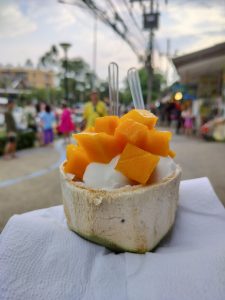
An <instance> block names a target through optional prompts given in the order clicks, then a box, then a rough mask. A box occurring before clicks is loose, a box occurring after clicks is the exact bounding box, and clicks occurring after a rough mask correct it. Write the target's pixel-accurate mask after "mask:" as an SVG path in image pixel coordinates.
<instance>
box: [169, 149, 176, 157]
mask: <svg viewBox="0 0 225 300" xmlns="http://www.w3.org/2000/svg"><path fill="white" fill-rule="evenodd" d="M168 155H169V156H170V157H171V158H174V157H175V156H176V152H175V151H173V150H172V149H169V152H168Z"/></svg>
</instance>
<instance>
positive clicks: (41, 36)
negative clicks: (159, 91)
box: [0, 0, 225, 79]
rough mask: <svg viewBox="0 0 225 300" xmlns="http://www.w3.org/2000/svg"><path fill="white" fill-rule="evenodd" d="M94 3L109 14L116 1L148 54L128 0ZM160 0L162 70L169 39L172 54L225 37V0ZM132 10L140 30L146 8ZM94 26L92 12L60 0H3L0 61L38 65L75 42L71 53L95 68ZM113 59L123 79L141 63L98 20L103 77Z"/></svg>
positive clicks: (0, 6) (157, 58) (99, 65)
mask: <svg viewBox="0 0 225 300" xmlns="http://www.w3.org/2000/svg"><path fill="white" fill-rule="evenodd" d="M96 1H97V3H99V5H100V6H101V7H102V9H105V10H106V11H107V13H108V14H110V2H111V3H112V2H113V5H114V7H115V8H116V10H117V11H118V12H119V13H120V14H121V16H123V18H124V20H125V22H126V24H127V25H128V30H129V32H130V33H129V36H130V38H131V39H132V41H133V42H134V43H135V45H136V47H137V49H138V51H139V52H140V53H141V54H143V55H144V54H145V48H146V46H147V42H148V32H146V31H143V32H141V30H140V29H138V28H137V26H136V25H135V24H134V22H133V20H132V19H131V17H130V15H129V14H128V11H127V6H129V5H130V4H129V0H111V1H109V0H101V1H100V0H96ZM77 2H79V0H77ZM125 3H126V5H125ZM159 3H160V6H159V9H160V13H161V15H160V27H159V29H158V30H157V31H155V43H154V45H155V49H156V51H155V53H154V66H155V67H156V68H158V69H160V70H161V71H162V72H164V73H166V70H167V60H166V59H165V53H166V49H167V48H166V43H167V42H166V41H167V39H170V55H171V56H174V55H175V53H176V55H182V54H186V53H190V52H192V51H196V50H200V49H203V48H206V47H210V46H213V45H215V44H218V43H221V42H224V41H225V17H224V16H225V0H214V1H211V0H189V1H186V0H168V5H166V4H165V1H164V0H159ZM132 12H133V15H134V18H135V20H136V23H137V25H138V27H139V28H141V27H142V17H141V14H142V11H141V9H140V6H139V4H138V3H134V4H133V5H132ZM93 25H94V18H93V17H92V16H91V15H90V14H88V13H87V12H85V11H83V10H82V9H80V8H78V7H77V6H71V5H65V4H61V3H59V2H58V1H57V0H29V1H27V0H0V64H3V65H6V64H12V65H18V64H20V65H23V64H24V62H25V61H26V59H27V58H30V59H31V60H32V61H33V62H34V63H35V64H36V63H37V62H38V59H39V58H40V57H41V56H42V55H43V54H44V53H45V52H46V51H48V50H49V49H50V47H51V45H53V44H55V45H58V44H59V43H60V42H69V43H71V44H72V47H71V48H70V50H69V53H68V54H69V57H71V58H74V57H82V58H84V59H85V60H86V61H87V62H88V63H89V64H90V66H91V67H92V62H93ZM61 55H63V53H61ZM111 61H115V62H117V63H118V65H119V68H120V79H121V78H124V77H125V75H126V72H127V70H128V69H129V68H130V67H133V66H134V67H140V65H141V64H140V62H139V61H138V58H137V56H136V55H135V54H134V53H133V51H132V50H131V49H130V47H129V46H128V45H127V44H126V43H125V42H124V40H123V39H121V38H120V37H119V36H118V35H116V34H115V33H114V32H113V31H112V29H111V28H109V27H107V26H106V25H105V24H102V23H101V22H100V21H98V32H97V74H98V75H99V77H100V78H102V79H106V78H107V67H108V64H109V63H110V62H111ZM170 71H171V69H170ZM171 72H172V71H171Z"/></svg>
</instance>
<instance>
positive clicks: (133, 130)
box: [115, 119, 149, 148]
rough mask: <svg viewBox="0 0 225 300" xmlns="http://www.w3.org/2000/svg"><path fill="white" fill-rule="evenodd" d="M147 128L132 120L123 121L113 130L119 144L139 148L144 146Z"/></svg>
mask: <svg viewBox="0 0 225 300" xmlns="http://www.w3.org/2000/svg"><path fill="white" fill-rule="evenodd" d="M148 131H149V130H148V127H147V126H145V125H143V124H141V123H138V122H136V121H134V120H132V119H125V120H124V121H123V122H122V123H120V124H119V126H118V127H117V128H116V130H115V137H116V138H117V139H118V140H119V141H120V142H121V144H126V143H130V144H133V145H136V146H138V147H140V148H142V147H143V145H145V143H146V140H147V136H148Z"/></svg>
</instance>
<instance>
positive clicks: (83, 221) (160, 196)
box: [60, 110, 181, 253]
mask: <svg viewBox="0 0 225 300" xmlns="http://www.w3.org/2000/svg"><path fill="white" fill-rule="evenodd" d="M156 122H157V117H156V116H155V115H153V114H152V113H150V112H148V111H146V110H132V111H130V112H128V113H127V114H126V115H124V116H123V117H121V118H118V117H117V116H107V117H102V118H97V119H96V122H95V126H94V127H92V128H90V129H88V130H86V131H84V132H81V133H78V134H75V135H74V138H75V140H76V142H77V144H76V145H74V144H71V145H68V146H67V159H66V161H65V162H64V163H63V164H62V165H61V166H60V178H61V186H62V194H63V204H64V210H65V215H66V218H67V223H68V226H69V228H70V229H71V230H73V231H75V232H76V233H77V234H79V235H80V236H82V237H84V238H85V239H87V240H89V241H92V242H95V243H97V244H100V245H103V246H105V247H107V248H109V249H111V250H113V251H129V252H136V253H145V252H146V251H150V250H152V249H153V248H155V247H156V246H157V244H158V243H159V242H160V240H161V239H162V238H163V237H164V236H165V235H166V234H167V232H168V231H169V230H170V229H171V228H172V225H173V223H174V220H175V214H176V209H177V203H178V192H179V183H180V177H181V169H180V167H179V166H178V165H176V164H175V162H174V160H173V157H174V156H175V152H174V151H172V150H171V149H170V146H169V142H170V140H171V133H170V132H168V131H158V130H157V129H156V128H155V124H156Z"/></svg>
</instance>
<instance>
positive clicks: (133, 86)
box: [127, 68, 145, 109]
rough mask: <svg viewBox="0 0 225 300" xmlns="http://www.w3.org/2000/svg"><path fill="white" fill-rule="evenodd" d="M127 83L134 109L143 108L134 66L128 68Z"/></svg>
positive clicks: (137, 75) (137, 76)
mask: <svg viewBox="0 0 225 300" xmlns="http://www.w3.org/2000/svg"><path fill="white" fill-rule="evenodd" d="M127 78H128V83H129V87H130V91H131V95H132V98H133V103H134V107H135V108H136V109H145V104H144V100H143V96H142V91H141V84H140V79H139V74H138V71H137V69H136V68H130V69H129V70H128V72H127Z"/></svg>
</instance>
